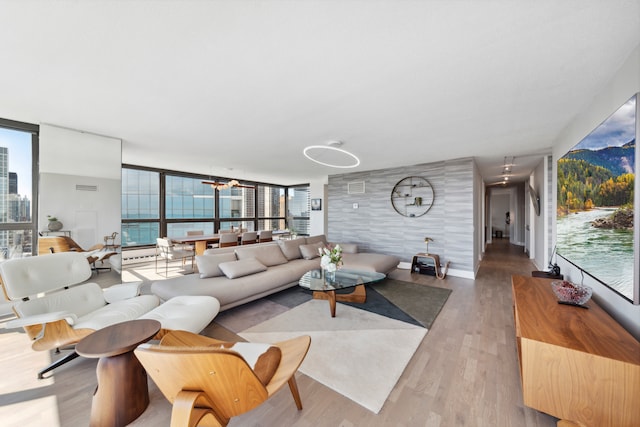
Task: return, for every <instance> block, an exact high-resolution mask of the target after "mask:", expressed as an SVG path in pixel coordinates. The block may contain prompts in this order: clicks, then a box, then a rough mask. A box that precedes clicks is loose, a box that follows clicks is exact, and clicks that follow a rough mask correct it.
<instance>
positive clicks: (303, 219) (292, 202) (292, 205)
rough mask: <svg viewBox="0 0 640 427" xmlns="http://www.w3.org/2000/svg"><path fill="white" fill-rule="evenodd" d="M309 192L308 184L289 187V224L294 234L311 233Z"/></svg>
mask: <svg viewBox="0 0 640 427" xmlns="http://www.w3.org/2000/svg"><path fill="white" fill-rule="evenodd" d="M309 194H310V193H309V186H308V185H303V186H296V187H290V188H289V191H288V209H289V211H288V213H287V214H288V215H287V226H288V227H289V230H291V232H292V233H294V234H298V235H308V234H309V229H310V227H311V225H310V221H309V213H310V211H311V199H310V197H309Z"/></svg>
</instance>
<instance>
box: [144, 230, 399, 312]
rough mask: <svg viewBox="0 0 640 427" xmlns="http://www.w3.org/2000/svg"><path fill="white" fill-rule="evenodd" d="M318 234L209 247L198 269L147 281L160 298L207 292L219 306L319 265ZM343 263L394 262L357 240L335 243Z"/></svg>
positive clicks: (293, 280)
mask: <svg viewBox="0 0 640 427" xmlns="http://www.w3.org/2000/svg"><path fill="white" fill-rule="evenodd" d="M326 244H327V242H326V238H325V236H324V235H319V236H313V237H306V238H305V237H301V238H298V239H294V240H278V241H275V242H270V243H260V244H254V245H247V246H235V247H227V248H216V249H209V250H207V251H206V252H205V254H204V255H200V256H197V257H196V262H197V264H198V273H196V274H190V275H186V276H180V277H175V278H171V279H166V280H161V281H157V282H153V283H152V284H151V292H152V293H154V294H155V295H157V296H159V297H160V298H161V299H163V300H168V299H170V298H173V297H176V296H180V295H207V296H212V297H215V298H216V299H217V300H218V301H219V302H220V311H223V310H226V309H229V308H232V307H235V306H238V305H241V304H245V303H247V302H249V301H253V300H256V299H258V298H262V297H265V296H267V295H270V294H272V293H275V292H278V291H281V290H284V289H287V288H290V287H292V286H296V285H297V284H298V281H299V280H300V278H301V277H302V275H304V274H305V273H306V272H307V271H309V270H313V269H316V268H320V257H319V256H318V248H319V247H324V246H325V245H326ZM340 246H341V247H342V248H343V255H342V259H343V263H344V268H350V269H358V270H366V271H377V272H380V273H388V272H389V271H391V270H393V269H394V268H396V267H397V265H398V262H399V260H398V258H397V257H395V256H392V255H383V254H374V253H358V249H357V245H354V244H340Z"/></svg>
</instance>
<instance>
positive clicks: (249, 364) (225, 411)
mask: <svg viewBox="0 0 640 427" xmlns="http://www.w3.org/2000/svg"><path fill="white" fill-rule="evenodd" d="M310 345H311V338H310V337H309V336H308V335H303V336H299V337H296V338H292V339H289V340H287V341H282V342H278V343H274V344H271V345H269V344H260V343H244V342H243V343H227V342H222V341H219V340H216V339H213V338H209V337H205V336H202V335H198V334H193V333H190V332H185V331H171V332H169V333H168V334H167V335H165V336H164V337H163V338H162V340H161V341H160V345H153V344H142V345H140V346H138V348H137V349H136V350H135V352H134V353H135V356H136V358H137V359H138V360H139V361H140V363H141V364H142V366H143V367H144V368H145V370H146V371H147V373H148V374H149V376H150V377H151V378H152V379H153V382H155V383H156V385H157V386H158V388H159V389H160V391H162V394H163V395H164V396H165V397H166V398H167V400H169V402H171V404H172V405H173V408H172V412H171V426H172V427H182V426H185V427H186V426H196V425H203V426H204V425H206V426H226V425H227V424H228V423H229V421H230V420H231V418H232V417H235V416H237V415H240V414H243V413H245V412H248V411H250V410H251V409H253V408H255V407H257V406H259V405H261V404H262V403H263V402H265V401H266V400H267V399H269V398H270V397H271V396H273V395H274V394H276V392H278V391H279V390H280V389H282V388H283V387H284V386H285V385H288V386H289V390H290V391H291V394H292V397H293V400H294V402H295V404H296V407H297V408H298V410H301V409H302V399H300V393H299V391H298V386H297V383H296V378H295V374H296V372H297V371H298V368H299V367H300V365H301V364H302V361H303V360H304V358H305V356H306V355H307V352H308V351H309V346H310ZM265 347H267V348H268V350H267V351H266V352H264V351H265V350H264V348H265ZM263 352H264V353H263ZM256 358H257V360H258V362H255V360H256ZM265 359H268V362H267V363H262V365H261V366H259V365H260V361H264V360H265ZM265 365H267V366H268V367H269V369H264V367H265Z"/></svg>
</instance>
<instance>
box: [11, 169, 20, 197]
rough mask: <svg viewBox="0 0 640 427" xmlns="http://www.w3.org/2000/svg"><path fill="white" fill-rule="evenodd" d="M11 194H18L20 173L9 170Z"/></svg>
mask: <svg viewBox="0 0 640 427" xmlns="http://www.w3.org/2000/svg"><path fill="white" fill-rule="evenodd" d="M9 194H18V174H17V173H15V172H9Z"/></svg>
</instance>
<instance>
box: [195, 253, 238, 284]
mask: <svg viewBox="0 0 640 427" xmlns="http://www.w3.org/2000/svg"><path fill="white" fill-rule="evenodd" d="M235 260H236V254H234V253H233V252H229V253H227V254H217V255H196V264H197V265H198V271H199V272H200V278H201V279H206V278H207V277H218V276H223V275H224V273H223V272H222V270H220V267H219V265H220V263H221V262H229V261H235Z"/></svg>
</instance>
